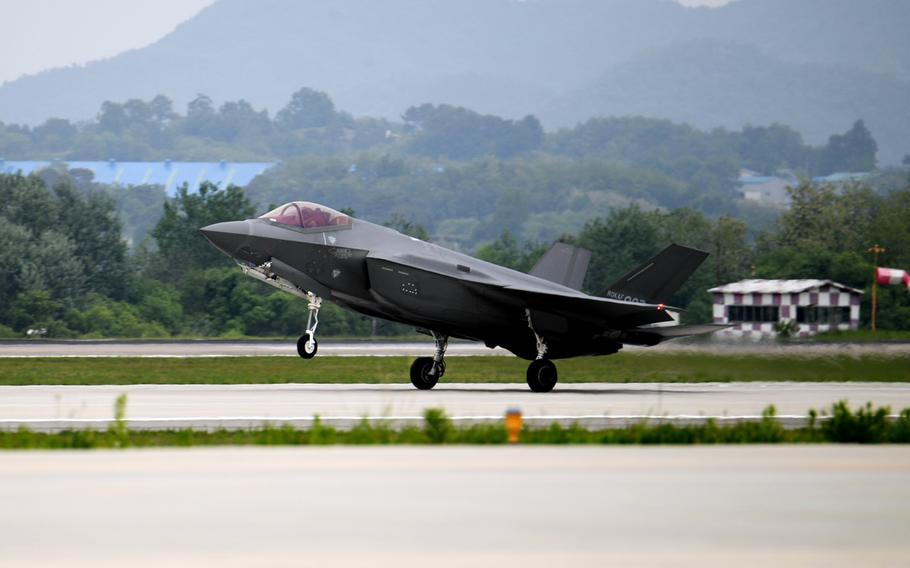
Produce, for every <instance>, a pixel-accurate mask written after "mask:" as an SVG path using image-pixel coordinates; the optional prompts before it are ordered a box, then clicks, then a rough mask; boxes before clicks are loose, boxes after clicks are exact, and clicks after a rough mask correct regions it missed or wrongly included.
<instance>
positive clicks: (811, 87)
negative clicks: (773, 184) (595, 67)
mask: <svg viewBox="0 0 910 568" xmlns="http://www.w3.org/2000/svg"><path fill="white" fill-rule="evenodd" d="M597 115H605V116H606V115H613V116H625V115H630V116H667V117H672V118H673V119H674V120H677V121H682V122H687V123H689V124H692V125H693V126H696V127H699V128H702V129H711V128H713V127H716V126H719V125H723V126H726V127H729V128H741V127H742V126H744V125H747V124H752V125H765V124H771V123H774V122H779V123H783V124H786V125H789V126H792V127H794V128H795V129H796V130H798V131H799V132H801V133H802V134H803V136H804V139H805V140H806V142H808V143H810V144H822V143H824V142H826V141H827V139H828V137H829V136H830V135H831V134H832V132H838V131H844V130H847V129H848V128H849V127H850V124H852V122H853V120H855V118H858V117H862V118H863V119H864V120H865V122H866V125H867V126H868V127H869V129H870V130H871V131H872V132H873V133H874V135H875V138H876V140H877V141H878V143H879V146H880V149H881V150H880V153H879V158H880V159H881V160H883V161H886V162H896V161H899V160H900V157H901V156H902V155H903V154H902V153H901V152H903V153H904V154H905V153H907V152H908V151H910V136H908V133H910V84H908V83H904V82H902V81H899V80H897V79H894V78H892V77H889V76H887V75H883V74H879V73H872V72H868V71H859V70H855V69H849V68H835V67H829V66H822V65H817V64H799V63H790V62H784V61H781V60H779V59H776V58H773V57H770V56H768V55H766V54H764V53H763V52H762V51H760V50H758V49H757V48H754V47H751V46H746V45H742V44H737V43H729V42H722V41H698V42H690V43H682V44H676V45H673V46H670V47H667V48H663V49H660V50H656V51H654V52H652V53H649V54H647V55H644V56H640V57H637V58H634V59H633V60H632V61H629V62H628V63H624V64H622V65H619V66H616V67H615V68H614V69H611V70H610V71H608V72H607V73H605V74H604V75H603V76H602V77H600V78H599V79H597V80H596V81H593V82H591V83H589V84H588V85H586V86H585V87H583V88H581V89H578V90H576V91H574V92H571V93H568V94H566V95H564V96H562V97H560V98H558V99H556V100H554V101H552V102H551V103H550V104H548V105H546V106H545V107H544V108H543V109H541V111H540V113H539V115H538V116H540V117H541V119H542V120H544V122H545V123H547V124H551V125H559V124H574V123H576V122H582V121H584V120H586V119H587V118H589V117H591V116H597Z"/></svg>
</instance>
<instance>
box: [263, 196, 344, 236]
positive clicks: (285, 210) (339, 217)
mask: <svg viewBox="0 0 910 568" xmlns="http://www.w3.org/2000/svg"><path fill="white" fill-rule="evenodd" d="M259 218H260V219H267V220H269V221H272V222H273V223H281V224H282V225H289V226H291V227H300V228H303V229H323V228H339V229H340V228H343V227H349V226H350V225H351V218H350V217H348V216H347V215H345V214H344V213H339V212H338V211H335V210H334V209H330V208H328V207H325V206H323V205H318V204H316V203H310V202H309V201H292V202H290V203H285V204H284V205H282V206H280V207H276V208H275V209H272V210H271V211H269V212H268V213H266V214H265V215H262V216H260V217H259Z"/></svg>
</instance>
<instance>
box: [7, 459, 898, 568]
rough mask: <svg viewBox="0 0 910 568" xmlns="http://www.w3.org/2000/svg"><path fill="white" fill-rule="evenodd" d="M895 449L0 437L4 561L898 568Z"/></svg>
mask: <svg viewBox="0 0 910 568" xmlns="http://www.w3.org/2000/svg"><path fill="white" fill-rule="evenodd" d="M908 476H910V451H908V450H907V449H906V448H904V447H897V446H891V447H861V446H848V445H840V446H838V445H829V446H800V447H792V446H790V447H788V446H763V447H762V446H759V447H756V446H750V447H735V446H727V447H716V446H715V447H694V448H640V447H636V448H521V447H516V448H509V447H498V448H480V447H478V448H450V447H447V448H398V447H394V448H327V449H318V448H277V449H276V448H270V449H257V448H245V449H196V450H143V451H137V450H130V451H91V452H22V453H18V452H6V453H2V454H0V481H2V482H0V502H2V503H3V507H0V557H2V558H3V564H4V565H8V566H61V565H66V566H91V567H93V568H96V567H98V566H173V565H199V566H203V565H204V566H250V565H257V566H301V565H308V566H427V565H432V566H466V565H471V566H492V565H496V566H547V567H551V566H607V565H617V566H638V565H662V566H681V565H685V566H704V565H715V566H716V565H735V566H781V565H787V566H796V565H799V566H876V565H878V566H899V565H906V562H907V559H908V558H910V484H908V483H907V480H908V479H910V477H908Z"/></svg>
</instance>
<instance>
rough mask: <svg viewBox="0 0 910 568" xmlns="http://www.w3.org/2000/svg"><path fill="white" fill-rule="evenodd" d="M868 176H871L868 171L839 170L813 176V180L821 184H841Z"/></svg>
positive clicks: (857, 180) (861, 179)
mask: <svg viewBox="0 0 910 568" xmlns="http://www.w3.org/2000/svg"><path fill="white" fill-rule="evenodd" d="M867 177H869V174H868V173H866V172H837V173H833V174H829V175H826V176H816V177H814V178H812V182H813V183H819V184H821V183H828V184H832V185H840V184H845V183H850V182H859V181H863V180H864V179H866V178H867Z"/></svg>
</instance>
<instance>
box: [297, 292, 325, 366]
mask: <svg viewBox="0 0 910 568" xmlns="http://www.w3.org/2000/svg"><path fill="white" fill-rule="evenodd" d="M306 299H307V302H308V305H307V308H308V309H309V313H308V314H307V318H306V331H304V332H303V335H301V336H300V339H298V340H297V353H298V354H299V355H300V356H301V357H303V358H304V359H312V358H313V357H315V356H316V351H318V350H319V342H318V341H316V326H318V325H319V308H321V307H322V298H320V297H319V296H317V295H316V294H314V293H312V292H307V293H306Z"/></svg>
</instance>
